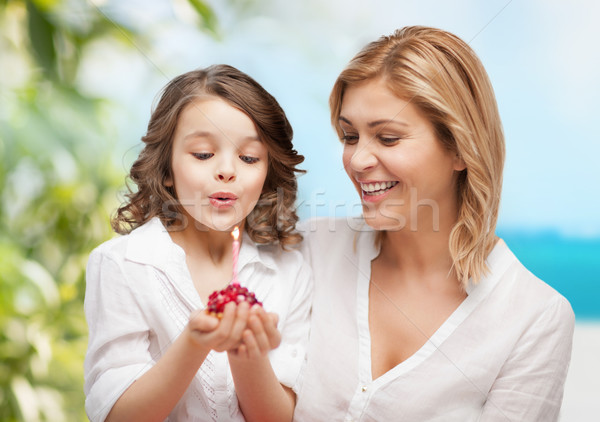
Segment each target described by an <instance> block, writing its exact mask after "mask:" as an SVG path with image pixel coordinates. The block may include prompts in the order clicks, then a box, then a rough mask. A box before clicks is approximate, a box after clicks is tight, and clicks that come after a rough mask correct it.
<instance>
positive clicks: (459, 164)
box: [454, 154, 467, 171]
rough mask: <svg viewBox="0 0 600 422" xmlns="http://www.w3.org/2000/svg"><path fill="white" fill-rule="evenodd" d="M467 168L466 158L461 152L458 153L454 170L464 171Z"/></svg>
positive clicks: (455, 157)
mask: <svg viewBox="0 0 600 422" xmlns="http://www.w3.org/2000/svg"><path fill="white" fill-rule="evenodd" d="M466 168H467V164H466V163H465V160H463V159H462V157H461V156H460V155H459V154H456V155H455V156H454V170H456V171H463V170H464V169H466Z"/></svg>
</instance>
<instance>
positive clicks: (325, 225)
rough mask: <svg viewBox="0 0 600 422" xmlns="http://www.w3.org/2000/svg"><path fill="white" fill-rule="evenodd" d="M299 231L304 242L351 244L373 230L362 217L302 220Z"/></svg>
mask: <svg viewBox="0 0 600 422" xmlns="http://www.w3.org/2000/svg"><path fill="white" fill-rule="evenodd" d="M298 231H299V232H300V234H302V236H303V237H304V242H308V243H319V244H348V242H350V244H352V243H354V242H356V240H357V239H358V238H360V237H361V236H363V235H365V234H367V235H371V234H372V233H373V229H372V228H371V227H369V226H368V225H367V224H366V223H365V221H364V219H363V218H362V217H339V218H330V217H316V218H310V219H307V220H302V221H301V222H300V223H299V224H298Z"/></svg>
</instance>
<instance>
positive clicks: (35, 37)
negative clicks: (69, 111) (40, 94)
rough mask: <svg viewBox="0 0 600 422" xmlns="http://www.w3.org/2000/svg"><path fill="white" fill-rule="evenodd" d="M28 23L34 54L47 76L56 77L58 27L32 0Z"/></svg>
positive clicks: (28, 8) (29, 5) (29, 6)
mask: <svg viewBox="0 0 600 422" xmlns="http://www.w3.org/2000/svg"><path fill="white" fill-rule="evenodd" d="M27 18H28V21H27V25H28V31H29V39H30V42H31V48H32V50H33V55H34V57H35V59H36V61H37V62H38V64H39V65H40V66H41V67H42V69H44V73H45V74H46V76H47V77H49V78H51V79H55V77H56V49H55V47H54V33H55V32H56V28H55V27H54V25H53V24H52V23H51V22H50V21H49V20H48V19H47V18H46V14H45V13H43V12H42V11H41V10H40V9H38V7H37V6H36V5H35V4H34V3H33V2H31V1H28V2H27Z"/></svg>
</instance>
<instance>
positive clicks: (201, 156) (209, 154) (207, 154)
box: [192, 152, 215, 160]
mask: <svg viewBox="0 0 600 422" xmlns="http://www.w3.org/2000/svg"><path fill="white" fill-rule="evenodd" d="M192 155H193V156H194V157H196V158H197V159H198V160H208V159H209V158H210V157H212V156H213V155H215V154H213V153H212V152H193V153H192Z"/></svg>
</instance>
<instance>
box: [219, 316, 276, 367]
mask: <svg viewBox="0 0 600 422" xmlns="http://www.w3.org/2000/svg"><path fill="white" fill-rule="evenodd" d="M278 320H279V317H278V316H277V314H274V313H267V312H265V310H264V309H263V308H262V307H261V306H256V305H255V306H253V307H252V309H251V310H250V315H249V316H248V327H247V328H246V329H245V330H244V332H243V335H242V344H240V345H239V347H237V349H235V350H230V353H231V354H233V355H234V356H235V357H238V358H243V359H256V358H259V357H263V356H266V355H267V353H269V351H271V350H273V349H275V348H277V347H278V346H279V344H280V343H281V333H280V332H279V331H278V330H277V321H278Z"/></svg>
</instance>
